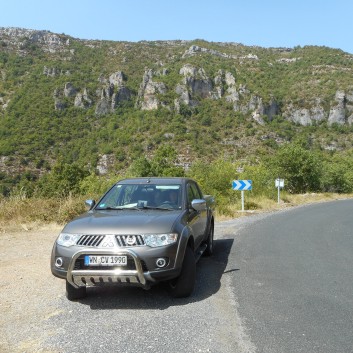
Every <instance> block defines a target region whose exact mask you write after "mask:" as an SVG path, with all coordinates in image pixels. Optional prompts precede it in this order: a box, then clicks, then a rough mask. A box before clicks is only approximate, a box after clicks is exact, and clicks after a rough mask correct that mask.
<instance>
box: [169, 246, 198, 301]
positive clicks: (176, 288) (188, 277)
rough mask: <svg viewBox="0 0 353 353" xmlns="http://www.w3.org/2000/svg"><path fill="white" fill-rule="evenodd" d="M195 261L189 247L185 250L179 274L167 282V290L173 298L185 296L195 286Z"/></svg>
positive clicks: (189, 293) (187, 295)
mask: <svg viewBox="0 0 353 353" xmlns="http://www.w3.org/2000/svg"><path fill="white" fill-rule="evenodd" d="M195 279H196V263H195V255H194V252H193V251H192V249H191V248H190V247H187V248H186V250H185V255H184V260H183V265H182V268H181V272H180V275H179V276H178V277H177V278H174V279H172V280H170V281H169V282H168V292H169V294H170V295H171V296H172V297H174V298H186V297H189V296H190V295H191V293H192V292H193V290H194V287H195Z"/></svg>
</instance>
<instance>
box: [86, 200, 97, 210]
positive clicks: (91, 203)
mask: <svg viewBox="0 0 353 353" xmlns="http://www.w3.org/2000/svg"><path fill="white" fill-rule="evenodd" d="M95 204H96V201H94V200H86V201H85V206H86V208H87V209H88V210H91V209H92V208H93V207H94V206H95Z"/></svg>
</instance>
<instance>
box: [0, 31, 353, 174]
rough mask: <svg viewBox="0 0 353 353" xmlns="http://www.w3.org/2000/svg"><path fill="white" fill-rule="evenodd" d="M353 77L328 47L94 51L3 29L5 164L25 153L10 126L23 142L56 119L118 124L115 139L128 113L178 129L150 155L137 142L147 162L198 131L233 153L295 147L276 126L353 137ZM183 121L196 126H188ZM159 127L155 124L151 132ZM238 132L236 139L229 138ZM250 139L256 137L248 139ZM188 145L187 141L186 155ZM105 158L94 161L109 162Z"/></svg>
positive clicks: (349, 63)
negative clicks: (255, 147) (30, 129)
mask: <svg viewBox="0 0 353 353" xmlns="http://www.w3.org/2000/svg"><path fill="white" fill-rule="evenodd" d="M352 71H353V56H352V55H350V54H347V53H344V52H342V51H339V50H334V49H330V48H325V47H304V48H301V47H298V48H267V49H265V48H260V47H246V46H244V45H242V44H239V43H208V42H205V41H201V40H196V41H156V42H139V43H128V42H111V41H90V40H80V39H76V38H72V37H70V36H68V35H65V34H55V33H51V32H48V31H36V30H29V29H19V28H0V117H2V121H1V120H0V122H1V123H2V124H5V121H6V124H7V125H6V126H5V125H3V129H5V128H6V129H10V130H11V133H8V134H3V136H2V139H3V141H4V142H3V149H2V151H0V152H1V155H2V156H5V157H6V158H8V157H9V153H10V152H11V153H13V152H15V153H18V154H21V153H22V152H20V151H19V150H17V149H16V148H14V147H13V146H12V142H9V141H12V140H11V139H13V138H15V136H16V134H17V133H18V132H17V131H16V129H14V128H13V126H15V125H16V124H19V125H18V129H20V127H19V126H21V132H20V133H19V134H25V135H26V134H27V132H25V131H26V130H25V126H27V125H28V124H29V122H32V123H33V122H36V126H42V125H43V124H44V123H43V121H46V120H47V117H48V116H55V115H57V116H59V117H60V119H63V120H65V119H66V118H68V119H73V120H72V121H75V119H76V118H75V117H80V119H81V120H84V121H88V123H89V124H90V127H89V128H87V129H88V131H93V130H94V126H98V125H99V119H101V121H103V120H102V119H105V118H107V119H111V121H112V122H111V125H113V126H116V129H117V131H116V134H119V129H118V128H117V126H120V125H121V124H122V122H121V121H119V114H120V115H121V114H124V112H126V114H130V115H131V116H134V114H136V112H144V114H147V113H148V114H150V115H151V116H155V117H158V116H159V113H158V112H163V113H162V114H164V116H165V121H164V122H167V121H168V119H169V120H170V121H174V120H175V121H174V122H173V124H171V125H170V124H169V125H168V124H166V126H165V127H163V128H161V132H163V133H162V135H161V136H162V137H158V138H157V137H154V140H153V139H152V138H151V141H149V142H148V143H147V142H146V144H145V145H144V142H139V143H140V145H141V146H142V147H139V148H140V150H141V149H142V150H144V153H150V152H149V151H151V150H153V146H155V142H154V141H160V139H166V140H168V141H170V140H171V139H172V140H176V141H180V142H182V141H183V139H184V138H185V139H189V140H190V137H189V136H190V134H191V133H192V134H194V135H195V136H200V133H199V132H198V131H196V132H195V130H197V129H198V126H201V127H202V126H203V127H202V129H206V127H207V129H209V130H212V127H213V129H214V130H217V131H218V133H217V134H218V135H219V136H214V137H213V138H214V140H213V142H212V143H217V144H219V146H227V147H226V148H229V146H233V147H234V149H236V148H238V149H239V148H247V147H248V146H249V144H256V143H258V141H265V140H267V138H263V136H272V137H271V140H273V141H274V142H275V143H276V144H281V143H283V142H284V141H285V140H286V139H287V140H288V139H289V138H288V137H286V136H281V133H280V132H274V131H271V130H272V129H273V127H272V125H271V122H272V121H277V120H278V121H282V120H284V121H286V122H287V123H289V124H293V126H294V127H296V126H301V127H303V128H305V127H310V126H322V125H325V126H327V128H330V127H336V126H341V127H347V128H348V129H349V128H350V126H351V125H352V123H353V79H352ZM29 97H32V98H29ZM207 115H208V116H207ZM148 116H149V115H148ZM81 117H84V118H81ZM180 117H184V118H185V117H190V120H183V121H182V122H181V118H180ZM16 119H17V120H16ZM26 119H27V120H26ZM97 119H98V120H97ZM156 119H157V118H156ZM173 119H174V120H173ZM178 119H179V120H178ZM25 120H26V121H28V122H27V123H26V122H25ZM22 122H23V124H22ZM54 123H55V124H57V123H56V122H54V121H53V120H52V121H51V123H50V124H54ZM21 124H22V125H21ZM48 124H49V123H48ZM119 124H120V125H119ZM126 124H127V122H126ZM108 125H109V124H108V123H107V126H108ZM62 126H63V125H62ZM124 126H125V125H124ZM126 126H128V125H126ZM126 126H125V129H127V128H126ZM152 126H153V123H151V122H150V123H149V125H148V127H144V129H145V130H148V129H150V128H152ZM172 126H173V128H172ZM223 126H226V128H225V130H224V131H223V129H224V128H223ZM233 126H234V127H237V130H235V128H234V130H230V128H229V127H233ZM208 127H209V128H208ZM73 128H74V125H73ZM120 129H122V127H120ZM154 129H155V128H154ZM175 129H177V130H176V131H175ZM249 129H250V130H251V131H249ZM221 130H222V131H221ZM49 131H51V130H50V129H49ZM177 131H179V132H177ZM230 131H231V132H230ZM297 132H298V131H297ZM149 133H150V137H151V136H152V135H153V134H154V132H153V134H151V131H150V132H149ZM77 134H78V133H77ZM133 134H135V135H134V136H137V135H136V132H133ZM178 134H180V135H181V136H184V137H181V136H179V135H178ZM188 134H189V135H188ZM78 135H79V134H78ZM249 135H250V136H255V137H256V136H257V135H258V136H257V138H255V137H254V138H253V139H250V138H249ZM166 136H168V137H166ZM203 136H204V135H203ZM55 138H56V137H55V134H54V132H53V136H51V137H50V138H48V141H51V142H50V143H51V144H52V145H53V146H56V145H57V144H59V145H60V146H62V145H64V144H65V142H64V141H66V140H67V138H66V140H65V139H64V138H63V139H62V141H61V142H53V141H54V140H55ZM82 138H83V137H82ZM136 138H137V137H136ZM137 139H138V138H137ZM141 139H142V138H141ZM144 139H145V140H146V136H145V137H144ZM123 140H124V138H122V137H119V138H116V139H115V140H114V141H119V142H117V143H118V144H119V147H117V146H115V145H112V146H113V147H111V146H110V147H109V148H108V147H107V146H105V147H104V148H103V149H108V150H110V149H112V150H114V151H120V152H115V153H117V154H118V157H117V158H118V159H121V160H123V159H124V158H125V157H124V154H126V153H127V150H126V148H125V147H124V152H122V148H123V147H121V146H127V145H128V142H127V141H125V142H122V141H123ZM127 140H128V139H127ZM131 140H133V139H130V140H129V141H131ZM152 140H153V141H152ZM48 143H49V142H48ZM44 145H45V143H44ZM189 145H190V141H189V142H188V148H187V150H188V151H190V150H192V149H190V148H189ZM267 145H269V143H267ZM4 146H5V147H4ZM10 146H11V147H10ZM101 148H102V147H99V148H98V147H97V150H98V151H96V152H94V153H98V155H100V156H102V155H104V156H106V154H105V153H102V152H101V151H100V149H101ZM221 148H223V147H221ZM224 148H225V147H224ZM324 148H325V146H324ZM25 149H26V148H23V150H25ZM234 149H233V151H234ZM185 150H186V149H185ZM9 151H10V152H9ZM23 153H24V152H23ZM77 153H78V152H77ZM183 153H184V155H186V152H185V151H184V152H183ZM108 154H109V153H108ZM99 158H101V157H97V160H98V161H99ZM113 159H114V158H113ZM107 160H109V161H110V160H111V158H110V157H109V158H107V157H104V158H103V162H104V163H103V162H102V163H103V164H106V163H107V162H106V161H107ZM96 163H97V161H96ZM98 164H99V163H98ZM103 169H104V168H103Z"/></svg>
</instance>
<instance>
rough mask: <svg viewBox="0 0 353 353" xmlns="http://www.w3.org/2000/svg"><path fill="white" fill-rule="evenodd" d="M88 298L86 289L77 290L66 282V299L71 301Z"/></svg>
mask: <svg viewBox="0 0 353 353" xmlns="http://www.w3.org/2000/svg"><path fill="white" fill-rule="evenodd" d="M85 296H86V287H79V288H75V287H74V286H72V285H71V284H70V283H69V282H68V281H66V298H67V299H69V300H75V299H80V298H83V297H85Z"/></svg>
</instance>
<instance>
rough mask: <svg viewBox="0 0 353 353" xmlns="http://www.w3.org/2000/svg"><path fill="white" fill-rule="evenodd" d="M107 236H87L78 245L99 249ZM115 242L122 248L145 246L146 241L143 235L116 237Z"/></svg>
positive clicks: (81, 238)
mask: <svg viewBox="0 0 353 353" xmlns="http://www.w3.org/2000/svg"><path fill="white" fill-rule="evenodd" d="M105 237H106V236H105V235H94V234H85V235H82V236H81V237H80V239H79V240H78V241H77V243H76V244H77V245H81V246H92V247H98V246H99V245H100V244H101V243H102V241H103V240H104V238H105ZM115 240H116V242H117V244H118V246H120V247H127V246H143V245H145V240H144V238H143V236H142V235H140V234H138V235H131V234H126V235H125V234H124V235H115Z"/></svg>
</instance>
